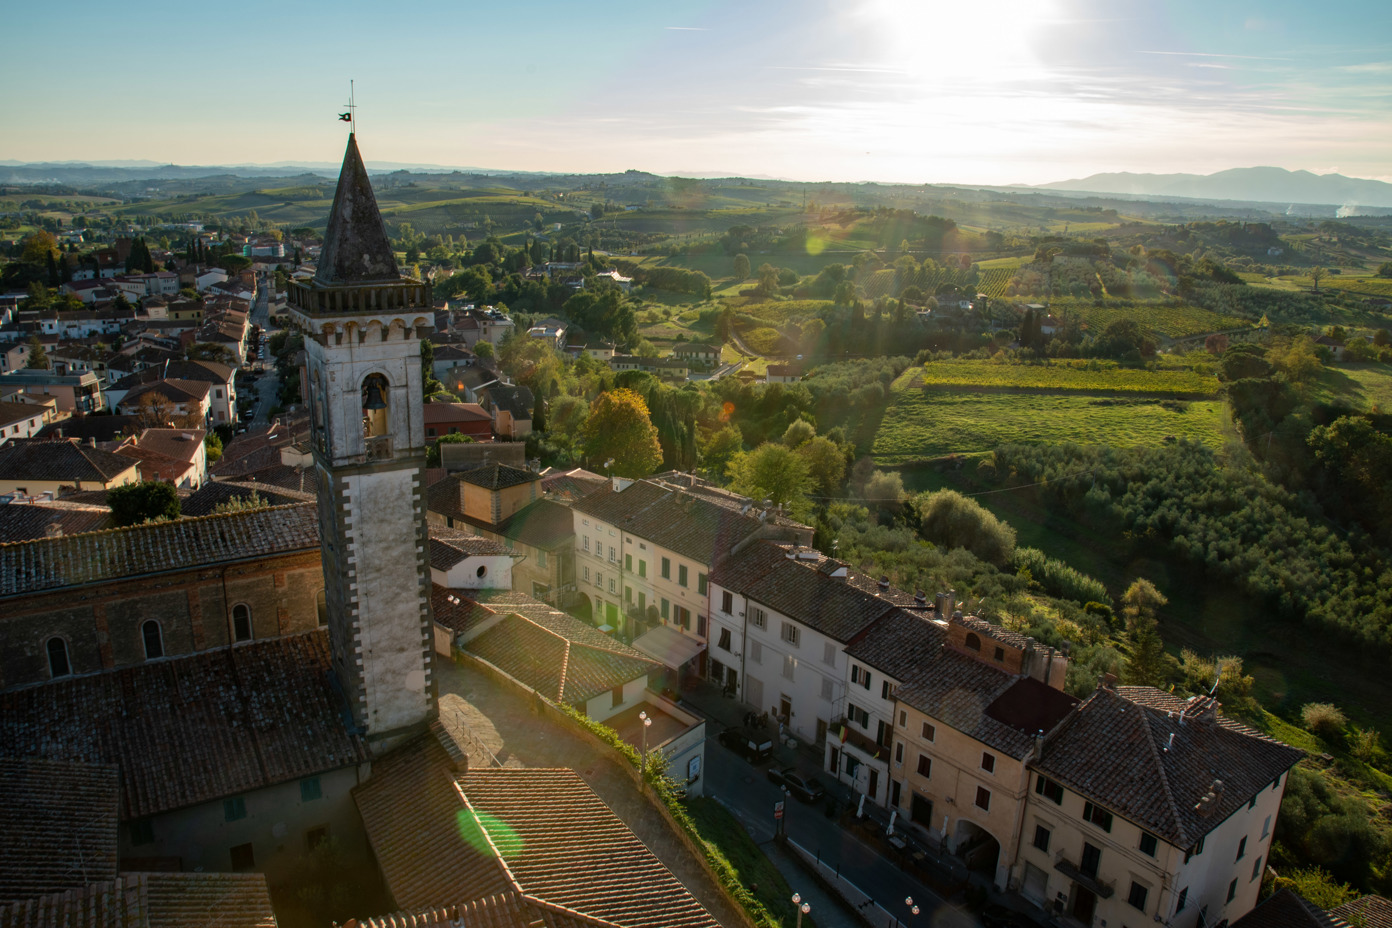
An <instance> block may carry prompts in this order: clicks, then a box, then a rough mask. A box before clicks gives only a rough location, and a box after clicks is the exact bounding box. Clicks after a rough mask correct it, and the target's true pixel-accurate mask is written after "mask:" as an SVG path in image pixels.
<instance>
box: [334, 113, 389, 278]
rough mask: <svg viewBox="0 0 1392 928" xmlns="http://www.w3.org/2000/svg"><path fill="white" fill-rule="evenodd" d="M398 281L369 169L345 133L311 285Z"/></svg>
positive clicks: (352, 138) (351, 138) (352, 137)
mask: <svg viewBox="0 0 1392 928" xmlns="http://www.w3.org/2000/svg"><path fill="white" fill-rule="evenodd" d="M400 279H401V270H400V269H399V268H398V267H397V264H396V253H395V252H393V251H392V247H391V241H390V240H389V239H388V238H387V227H386V224H385V223H383V222H382V213H381V211H380V210H378V209H377V198H376V197H375V196H373V194H372V184H371V182H370V181H369V180H368V179H367V166H366V165H365V164H363V160H362V155H361V154H359V153H358V143H357V140H356V139H355V138H354V136H353V135H352V134H349V136H348V150H347V151H345V152H344V153H343V169H342V170H341V171H340V172H339V174H338V190H337V191H335V193H334V201H333V208H332V209H330V210H329V226H328V229H327V230H326V231H325V233H324V248H323V251H322V252H321V253H320V255H319V270H318V272H317V273H316V274H315V275H314V280H315V282H316V283H319V284H359V283H381V282H384V281H398V280H400Z"/></svg>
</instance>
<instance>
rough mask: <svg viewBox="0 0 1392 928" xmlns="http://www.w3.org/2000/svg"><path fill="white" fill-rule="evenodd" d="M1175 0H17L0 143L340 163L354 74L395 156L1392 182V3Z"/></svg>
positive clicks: (136, 154) (847, 172)
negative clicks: (288, 1) (485, 1)
mask: <svg viewBox="0 0 1392 928" xmlns="http://www.w3.org/2000/svg"><path fill="white" fill-rule="evenodd" d="M1156 6H1157V5H1154V4H1141V3H1139V2H1121V3H1117V2H1112V3H1107V4H1103V3H1102V2H1100V0H1039V2H1030V3H1018V2H1009V0H979V2H976V3H973V4H971V5H966V4H943V3H932V2H916V3H911V2H896V0H855V2H850V3H837V4H833V3H830V2H827V0H812V2H805V3H793V2H790V0H771V2H767V3H762V4H752V5H751V4H745V5H736V4H731V3H727V2H716V0H681V2H673V3H668V4H663V5H661V6H658V5H647V4H641V5H640V4H632V5H620V6H618V7H614V6H612V5H611V6H610V7H607V8H606V11H605V14H604V15H588V16H577V15H575V13H574V9H573V7H569V6H562V5H561V4H559V3H556V2H555V0H543V2H541V3H539V4H535V5H533V7H531V8H529V10H528V13H527V15H526V16H525V17H519V16H518V15H517V14H516V13H515V12H512V11H509V10H507V9H503V8H500V7H498V6H496V5H490V6H477V7H476V6H474V5H472V4H466V5H459V4H447V3H440V2H425V3H416V4H408V5H399V6H396V7H393V8H391V9H392V13H391V15H390V16H389V17H386V16H383V14H382V12H381V8H380V7H376V6H368V5H367V4H365V3H362V2H356V0H348V2H344V3H340V4H335V5H333V6H319V5H306V6H303V7H284V6H271V5H270V4H257V3H252V4H250V5H247V6H245V7H243V8H242V10H243V15H240V16H239V18H238V22H237V23H233V22H229V21H228V19H227V17H226V14H225V13H223V12H221V11H219V10H218V9H217V8H211V7H204V6H194V7H188V6H178V7H176V6H173V5H171V4H164V3H157V2H136V3H133V4H129V5H127V6H125V7H121V8H119V9H118V8H114V7H110V6H109V5H102V4H95V3H90V2H79V3H77V4H75V6H74V9H73V15H72V16H71V18H70V19H69V20H68V21H69V22H73V23H80V24H81V28H82V30H83V32H84V33H86V34H89V35H100V36H102V37H103V41H102V42H101V43H98V44H95V45H93V46H91V47H86V48H84V49H83V51H82V57H81V59H79V60H72V59H71V58H68V57H58V56H55V55H53V54H52V53H51V51H50V50H51V49H52V48H53V46H54V41H55V39H57V38H59V37H61V33H55V32H54V26H53V23H52V20H51V19H50V18H49V17H48V16H47V15H45V14H44V12H43V11H42V10H41V9H40V8H36V7H20V8H16V9H15V10H12V11H11V12H10V14H9V17H8V18H9V20H10V34H11V36H12V40H13V41H12V43H11V45H12V49H13V50H12V52H11V54H10V55H9V56H8V57H7V58H6V59H5V61H4V62H3V63H0V75H3V80H4V81H5V82H6V85H7V86H9V87H10V88H11V92H10V93H8V94H5V95H4V97H3V98H0V125H4V126H5V127H6V131H5V132H4V134H3V138H0V158H3V159H6V160H18V161H25V162H38V161H53V162H57V161H88V162H93V161H119V160H128V161H129V160H149V161H154V162H157V163H159V164H168V163H176V164H182V165H251V164H275V163H278V162H307V163H313V164H330V163H333V162H335V160H336V158H337V156H338V154H339V153H340V152H341V151H342V144H343V131H342V130H343V129H344V128H345V127H344V125H343V124H342V123H341V122H339V121H338V120H337V114H338V113H339V112H342V111H343V109H344V106H343V104H344V103H346V101H347V96H348V81H349V79H350V78H353V79H355V80H356V82H357V102H358V105H359V109H358V116H359V123H358V125H359V140H360V142H361V145H362V148H363V151H364V155H365V156H366V157H367V158H368V159H369V160H370V161H372V162H376V163H405V164H418V165H422V164H434V165H441V166H446V167H452V166H456V165H458V166H470V167H478V168H481V169H486V170H490V171H538V172H548V173H611V172H621V171H623V170H626V169H630V168H633V169H638V170H644V171H650V172H652V173H655V174H664V175H687V176H692V175H702V176H712V175H716V176H745V177H748V176H763V177H775V178H785V179H789V180H795V181H803V180H806V181H830V180H836V181H847V182H850V181H878V182H886V183H942V184H967V185H972V184H982V185H1009V184H1017V183H1021V184H1040V183H1050V182H1056V181H1064V180H1069V179H1075V178H1083V177H1087V176H1089V175H1091V174H1096V173H1112V172H1131V173H1149V174H1171V173H1191V174H1211V173H1214V172H1217V171H1222V170H1228V169H1232V168H1237V167H1243V166H1254V165H1262V166H1266V165H1273V166H1279V167H1284V168H1287V169H1289V170H1308V171H1311V172H1313V173H1316V174H1327V173H1340V174H1343V175H1345V176H1348V177H1357V178H1366V179H1372V180H1382V181H1392V91H1390V90H1389V79H1392V60H1389V58H1388V53H1387V49H1388V48H1389V45H1392V43H1389V41H1388V40H1389V39H1392V29H1390V28H1389V16H1388V13H1387V12H1386V10H1385V8H1384V7H1382V6H1381V5H1374V4H1373V3H1372V2H1370V0H1345V2H1341V3H1336V4H1333V5H1326V6H1325V7H1320V8H1314V7H1310V6H1308V5H1302V4H1298V3H1295V2H1289V0H1282V2H1269V3H1263V4H1261V6H1260V8H1257V7H1256V6H1254V5H1243V6H1241V7H1234V8H1215V5H1213V4H1207V5H1205V4H1200V3H1198V2H1196V0H1179V2H1172V3H1167V4H1164V5H1162V7H1161V8H1158V9H1157V8H1155V7H1156ZM257 24H260V25H261V26H263V27H264V28H259V27H258V26H257ZM210 45H211V46H215V47H216V48H217V49H218V50H219V53H217V54H212V55H210V54H209V46H210ZM233 51H235V56H229V55H228V54H226V53H229V52H233ZM229 57H231V60H235V66H233V67H230V68H229V67H227V66H226V65H223V64H220V63H219V62H220V61H221V60H222V59H224V58H229ZM210 62H213V63H214V64H213V65H212V66H210ZM36 75H42V79H41V80H36V79H35V77H36ZM101 86H105V87H109V88H110V90H111V93H110V96H111V97H112V100H111V101H110V102H107V101H103V100H102V99H101V96H102V94H101V93H100V92H99V89H100V87H101ZM21 88H42V93H40V92H37V90H34V91H30V92H25V93H20V92H18V91H19V90H20V89H21ZM104 107H109V109H107V108H104Z"/></svg>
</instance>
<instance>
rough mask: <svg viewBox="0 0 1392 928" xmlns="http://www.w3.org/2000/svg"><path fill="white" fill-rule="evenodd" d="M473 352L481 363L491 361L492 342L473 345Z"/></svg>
mask: <svg viewBox="0 0 1392 928" xmlns="http://www.w3.org/2000/svg"><path fill="white" fill-rule="evenodd" d="M473 351H474V354H476V355H478V357H479V360H481V361H491V360H493V343H492V342H479V343H478V344H476V345H474V348H473Z"/></svg>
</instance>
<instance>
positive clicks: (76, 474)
mask: <svg viewBox="0 0 1392 928" xmlns="http://www.w3.org/2000/svg"><path fill="white" fill-rule="evenodd" d="M134 466H135V462H134V461H132V460H130V459H129V458H124V457H121V456H120V455H119V454H112V453H111V452H109V451H102V450H100V449H98V448H91V447H88V446H86V445H80V444H78V443H77V442H76V441H49V440H47V439H43V438H11V439H10V440H9V441H7V442H6V443H5V444H4V445H0V479H4V480H38V479H42V480H92V481H100V482H102V483H105V482H106V481H108V480H111V479H112V478H113V477H116V476H118V475H119V474H120V473H121V472H123V471H126V470H129V469H130V468H132V467H134Z"/></svg>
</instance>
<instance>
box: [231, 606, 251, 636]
mask: <svg viewBox="0 0 1392 928" xmlns="http://www.w3.org/2000/svg"><path fill="white" fill-rule="evenodd" d="M232 637H233V639H234V640H236V641H250V640H251V607H250V606H248V605H247V604H246V603H237V605H235V606H233V607H232Z"/></svg>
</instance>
